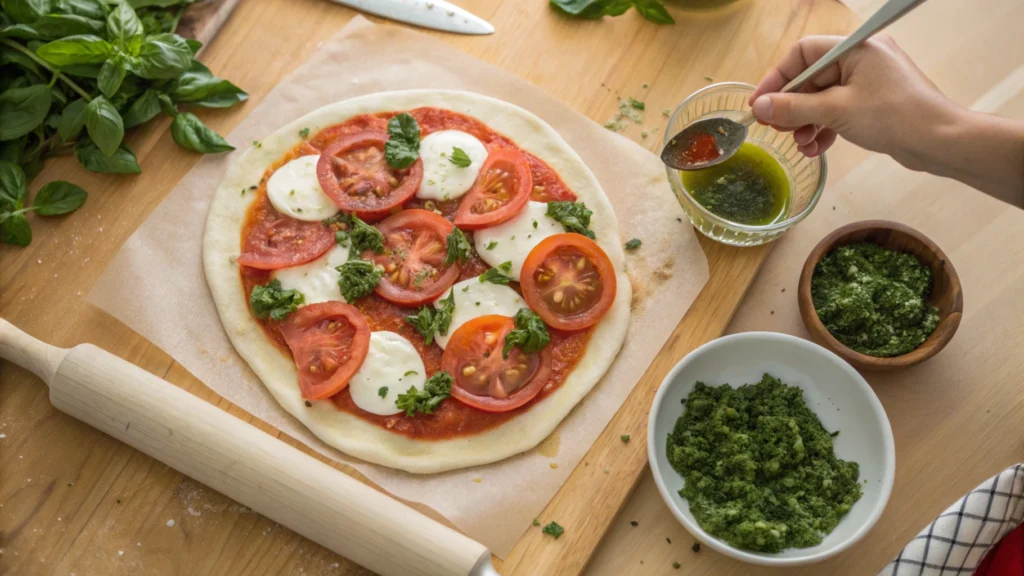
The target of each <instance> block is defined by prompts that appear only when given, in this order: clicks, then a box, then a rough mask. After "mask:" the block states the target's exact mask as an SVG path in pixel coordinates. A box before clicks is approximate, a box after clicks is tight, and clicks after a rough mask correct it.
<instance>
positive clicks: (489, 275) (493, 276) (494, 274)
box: [480, 262, 512, 286]
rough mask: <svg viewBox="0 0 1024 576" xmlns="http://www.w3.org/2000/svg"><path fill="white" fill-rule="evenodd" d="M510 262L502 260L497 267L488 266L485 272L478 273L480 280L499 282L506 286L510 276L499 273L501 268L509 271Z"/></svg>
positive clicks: (492, 282)
mask: <svg viewBox="0 0 1024 576" xmlns="http://www.w3.org/2000/svg"><path fill="white" fill-rule="evenodd" d="M511 268H512V262H502V263H501V264H499V265H498V267H497V268H489V269H488V270H487V271H486V272H484V273H483V274H481V275H480V281H481V282H490V283H491V284H501V285H503V286H508V283H509V282H511V281H512V279H511V278H509V277H508V276H506V275H505V274H502V273H501V270H505V272H506V273H507V272H509V271H511Z"/></svg>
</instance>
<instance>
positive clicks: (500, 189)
mask: <svg viewBox="0 0 1024 576" xmlns="http://www.w3.org/2000/svg"><path fill="white" fill-rule="evenodd" d="M532 190H533V175H532V174H531V173H530V165H529V164H528V163H527V161H526V157H525V156H523V154H522V153H521V152H519V151H517V150H508V149H505V148H493V147H492V148H490V149H489V150H488V151H487V160H485V161H484V165H483V167H482V168H480V174H479V175H478V176H477V177H476V182H474V183H473V187H472V188H470V189H469V192H467V193H466V195H465V196H464V197H463V198H462V203H461V204H459V210H458V211H457V212H456V213H455V225H456V226H458V227H459V228H465V229H466V230H479V229H480V228H487V227H489V226H495V225H497V224H501V223H502V222H507V221H508V220H511V219H512V217H513V216H515V215H516V214H518V213H519V211H520V210H522V209H523V206H526V203H527V201H529V200H530V193H531V191H532Z"/></svg>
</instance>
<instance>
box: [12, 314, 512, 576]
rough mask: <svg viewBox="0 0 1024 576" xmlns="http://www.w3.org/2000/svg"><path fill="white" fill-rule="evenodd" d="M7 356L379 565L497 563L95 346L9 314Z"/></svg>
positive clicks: (196, 471) (109, 420)
mask: <svg viewBox="0 0 1024 576" xmlns="http://www.w3.org/2000/svg"><path fill="white" fill-rule="evenodd" d="M0 358H4V359H6V360H9V361H11V362H14V363H15V364H17V365H19V366H21V367H23V368H25V369H27V370H30V371H32V372H33V373H35V374H36V375H37V376H39V377H40V378H42V379H43V381H45V382H46V383H47V384H48V385H49V386H50V402H52V403H53V405H54V407H56V408H57V409H58V410H60V411H61V412H64V413H65V414H68V415H70V416H72V417H74V418H77V419H79V420H81V421H82V422H85V423H86V424H89V425H90V426H93V427H94V428H97V429H98V430H102V431H103V432H106V433H107V434H109V435H111V436H113V437H114V438H117V439H118V440H120V441H122V442H124V443H125V444H128V445H129V446H132V447H134V448H135V449H137V450H140V451H142V452H145V453H146V454H148V455H150V456H152V457H153V458H156V459H157V460H159V461H161V462H163V463H165V464H167V465H168V466H171V467H172V468H174V469H175V470H178V471H179V472H181V473H182V474H185V475H187V476H190V477H192V478H195V479H196V480H198V481H199V482H202V483H203V484H206V485H207V486H209V487H211V488H213V489H214V490H217V491H218V492H221V493H223V494H225V495H227V496H229V497H231V498H232V499H234V500H236V501H238V502H240V503H242V504H244V505H246V506H248V507H249V508H252V509H253V510H255V511H257V512H259V513H260V514H263V515H264V516H266V517H267V518H270V519H272V520H274V521H275V522H278V523H279V524H282V525H284V526H287V527H289V528H291V529H292V530H294V531H296V532H298V533H299V534H302V535H303V536H305V537H306V538H309V539H310V540H312V541H314V542H317V543H319V544H321V545H323V546H325V547H327V548H329V549H331V550H333V551H335V552H337V553H338V554H341V555H342V556H344V557H345V558H348V559H350V560H352V561H353V562H356V563H358V564H361V565H363V566H365V567H367V568H369V569H371V570H373V571H375V572H378V573H380V574H385V575H391V574H394V575H396V576H398V575H401V576H405V575H413V574H415V575H420V574H422V575H425V576H426V575H429V576H434V575H443V576H449V575H457V574H461V575H468V576H488V575H496V574H498V572H497V571H496V570H495V569H494V567H493V566H492V565H491V554H490V552H488V551H487V548H485V547H484V546H483V545H482V544H480V543H478V542H475V541H473V540H471V539H469V538H467V537H466V536H464V535H462V534H460V533H458V532H456V531H454V530H452V529H450V528H448V527H446V526H444V525H442V524H439V523H438V522H435V521H434V520H431V519H430V518H427V517H426V516H424V515H423V514H421V513H419V512H417V511H415V510H413V509H412V508H409V507H408V506H405V505H404V504H401V503H400V502H397V501H396V500H393V499H391V498H390V497H388V496H387V495H385V494H382V493H380V492H378V491H376V490H374V489H373V488H370V487H369V486H367V485H365V484H363V483H362V482H359V481H358V480H356V479H354V478H352V477H350V476H348V475H347V474H344V473H342V472H340V471H338V470H335V469H334V468H331V467H330V466H328V465H326V464H324V463H323V462H320V461H319V460H317V459H315V458H311V457H309V456H307V455H306V454H303V453H302V452H300V451H299V450H296V449H295V448H292V447H291V446H289V445H287V444H285V443H284V442H282V441H280V440H278V439H277V438H274V437H272V436H270V435H268V434H265V433H263V432H261V431H260V430H258V429H256V428H255V427H253V426H249V425H248V424H246V423H245V422H242V421H241V420H239V419H237V418H235V417H234V416H232V415H230V414H228V413H227V412H224V411H223V410H221V409H219V408H217V407H216V406H213V405H212V404H208V403H206V402H204V401H203V400H200V399H199V398H196V397H195V396H193V395H191V394H189V393H188V392H185V391H184V390H182V389H180V388H178V387H177V386H174V385H173V384H171V383H169V382H166V381H164V380H163V379H161V378H158V377H156V376H154V375H152V374H150V373H149V372H146V371H145V370H143V369H141V368H139V367H137V366H134V365H132V364H130V363H128V362H126V361H124V360H122V359H120V358H118V357H117V356H114V355H113V354H110V353H109V352H106V351H104V350H101V349H100V348H97V347H96V346H93V345H91V344H81V345H78V346H75V347H74V348H71V349H65V348H57V347H54V346H50V345H49V344H46V343H45V342H40V341H39V340H36V339H35V338H33V337H31V336H29V335H28V334H26V333H24V332H22V331H21V330H19V329H17V328H16V327H14V325H12V324H11V323H10V322H8V321H6V320H4V319H2V318H0Z"/></svg>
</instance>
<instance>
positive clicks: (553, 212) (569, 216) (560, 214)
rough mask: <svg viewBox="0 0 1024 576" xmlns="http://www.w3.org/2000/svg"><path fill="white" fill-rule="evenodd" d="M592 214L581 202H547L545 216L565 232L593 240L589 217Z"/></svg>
mask: <svg viewBox="0 0 1024 576" xmlns="http://www.w3.org/2000/svg"><path fill="white" fill-rule="evenodd" d="M593 214H594V213H593V212H592V211H591V210H590V208H587V205H586V204H584V203H583V202H548V210H547V215H548V216H550V217H551V218H553V219H554V220H555V221H557V222H558V223H559V224H561V225H562V226H563V227H565V231H566V232H575V233H576V234H583V235H584V236H586V237H587V238H590V239H591V240H593V239H594V238H595V236H594V231H593V230H591V229H590V217H591V216H592V215H593Z"/></svg>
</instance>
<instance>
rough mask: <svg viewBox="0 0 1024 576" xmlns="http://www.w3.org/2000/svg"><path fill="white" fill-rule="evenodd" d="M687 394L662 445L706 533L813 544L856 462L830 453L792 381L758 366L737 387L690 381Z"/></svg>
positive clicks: (851, 488) (851, 482)
mask: <svg viewBox="0 0 1024 576" xmlns="http://www.w3.org/2000/svg"><path fill="white" fill-rule="evenodd" d="M688 398H689V401H688V402H687V403H686V407H685V409H684V412H683V415H682V416H681V417H680V418H679V419H678V420H677V421H676V424H675V428H674V430H673V431H672V433H671V434H670V435H669V437H668V442H667V446H666V449H667V455H668V460H669V462H670V463H671V464H672V467H673V468H674V469H675V470H676V471H677V472H679V474H680V475H681V476H682V477H683V479H684V480H685V483H684V487H683V489H682V490H681V491H680V492H679V494H680V495H681V496H682V497H683V498H686V499H687V500H688V502H689V506H690V511H691V513H692V514H693V516H694V518H695V519H696V520H697V523H698V524H700V526H701V527H702V528H703V529H704V530H705V531H707V532H708V533H709V534H711V535H713V536H716V537H718V538H721V539H722V540H724V541H726V542H728V543H729V544H730V545H732V546H735V547H737V548H742V549H746V550H753V551H757V552H769V553H774V552H778V551H780V550H783V549H785V548H793V547H797V548H806V547H809V546H816V545H818V544H820V543H821V541H822V539H823V538H824V537H825V536H826V535H828V533H829V532H831V531H832V529H833V528H835V526H836V524H838V523H839V521H840V520H841V519H842V518H843V516H845V515H846V513H847V512H848V511H849V510H850V508H851V507H852V506H853V505H854V503H855V502H857V500H859V499H860V497H861V486H860V483H859V482H858V476H859V474H860V469H859V466H858V465H857V463H856V462H847V461H844V460H840V459H839V458H837V457H836V455H835V451H834V450H833V446H832V436H831V435H830V434H829V433H828V431H827V430H825V428H824V426H822V425H821V421H820V420H819V419H818V416H817V415H816V414H815V413H814V412H812V411H811V410H810V408H808V407H807V405H806V404H805V403H804V399H803V391H802V390H801V389H800V388H799V387H797V386H787V385H786V384H784V383H782V382H781V381H779V379H777V378H774V377H772V376H771V375H769V374H765V375H764V376H763V377H762V379H761V381H760V382H758V383H757V384H747V385H744V386H740V387H739V388H733V387H732V386H730V385H728V384H723V385H721V386H707V385H706V384H704V383H703V382H697V384H696V386H695V387H694V389H693V391H691V392H690V394H689V397H688ZM723 463H728V465H724V466H723V465H722V464H723ZM764 495H771V500H772V502H774V503H776V504H772V505H769V502H768V501H767V500H766V498H767V497H766V496H764ZM695 550H697V549H696V548H695Z"/></svg>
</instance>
